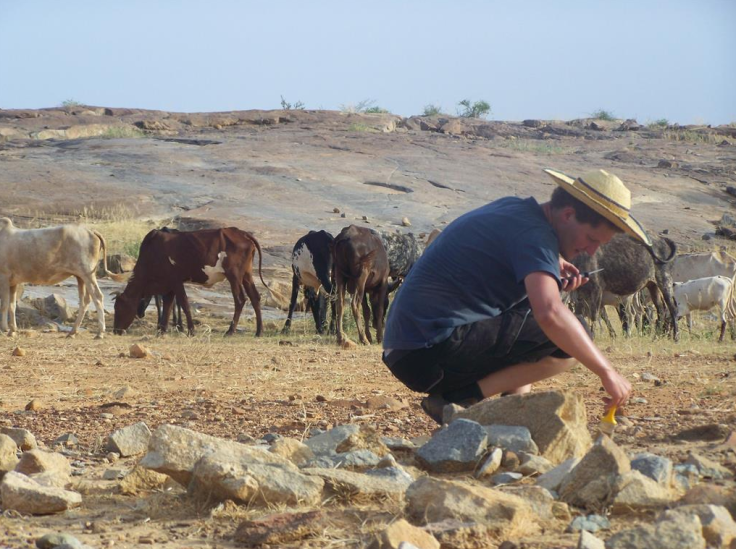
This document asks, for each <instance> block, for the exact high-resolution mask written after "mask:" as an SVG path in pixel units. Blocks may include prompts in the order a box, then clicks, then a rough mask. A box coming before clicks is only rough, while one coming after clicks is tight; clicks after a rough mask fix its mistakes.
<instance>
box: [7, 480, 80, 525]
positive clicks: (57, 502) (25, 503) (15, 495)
mask: <svg viewBox="0 0 736 549" xmlns="http://www.w3.org/2000/svg"><path fill="white" fill-rule="evenodd" d="M0 499H2V503H3V509H4V510H6V511H7V510H10V509H12V510H15V511H18V512H19V513H26V514H29V515H50V514H52V513H61V512H63V511H66V510H67V509H71V508H73V507H78V506H79V505H81V503H82V496H80V495H79V494H78V493H76V492H70V491H69V490H64V489H62V488H51V487H46V486H42V485H41V484H39V483H38V482H36V481H35V480H33V479H32V478H30V477H27V476H26V475H23V474H21V473H17V472H15V471H10V472H9V473H7V474H6V475H5V476H4V477H3V481H2V483H0Z"/></svg>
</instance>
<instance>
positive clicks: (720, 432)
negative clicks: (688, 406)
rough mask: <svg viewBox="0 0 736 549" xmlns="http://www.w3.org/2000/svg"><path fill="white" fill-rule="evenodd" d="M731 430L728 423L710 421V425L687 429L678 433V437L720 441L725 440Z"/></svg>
mask: <svg viewBox="0 0 736 549" xmlns="http://www.w3.org/2000/svg"><path fill="white" fill-rule="evenodd" d="M729 432H730V430H729V428H728V426H727V425H723V424H722V423H710V424H708V425H699V426H698V427H693V428H692V429H685V430H684V431H680V432H679V433H677V435H676V438H678V439H680V440H690V441H695V440H705V441H708V442H720V441H722V440H724V439H725V438H726V437H727V436H728V434H729Z"/></svg>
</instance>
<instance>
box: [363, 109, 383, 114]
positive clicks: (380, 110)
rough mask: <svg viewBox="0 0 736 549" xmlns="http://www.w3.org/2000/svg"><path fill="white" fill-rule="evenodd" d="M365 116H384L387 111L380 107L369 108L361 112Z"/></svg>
mask: <svg viewBox="0 0 736 549" xmlns="http://www.w3.org/2000/svg"><path fill="white" fill-rule="evenodd" d="M363 112H364V113H365V114H384V113H387V112H388V110H387V109H383V108H381V107H370V108H367V109H365V110H364V111H363Z"/></svg>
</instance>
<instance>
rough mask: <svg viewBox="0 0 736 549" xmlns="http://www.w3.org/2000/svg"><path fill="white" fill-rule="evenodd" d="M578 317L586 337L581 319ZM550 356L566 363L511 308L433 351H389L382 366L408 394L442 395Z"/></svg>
mask: <svg viewBox="0 0 736 549" xmlns="http://www.w3.org/2000/svg"><path fill="white" fill-rule="evenodd" d="M577 318H578V320H579V321H580V323H581V324H582V325H583V326H584V327H585V329H586V331H587V332H588V334H589V335H590V330H589V329H588V325H587V324H586V322H585V320H583V318H582V317H581V316H578V317H577ZM548 356H553V357H556V358H570V355H568V354H567V353H565V352H564V351H562V350H561V349H559V348H558V347H557V346H556V345H555V344H554V343H552V342H551V341H550V340H549V338H548V337H547V336H546V334H545V333H544V332H543V331H542V329H541V328H540V327H539V324H537V321H536V320H535V319H534V315H533V314H532V312H531V309H529V308H514V309H511V310H509V311H506V312H505V313H503V314H502V315H500V316H498V317H495V318H489V319H486V320H481V321H478V322H474V323H472V324H465V325H463V326H458V327H457V328H455V330H454V331H453V332H452V334H451V335H450V337H449V338H447V339H446V340H445V341H443V342H441V343H438V344H437V345H434V346H432V347H428V348H422V349H415V350H412V351H392V352H391V353H390V354H389V355H388V356H385V355H384V359H383V361H384V363H385V364H386V365H387V366H388V367H389V369H390V370H391V373H393V374H394V376H395V377H396V378H397V379H398V380H399V381H401V382H402V383H403V384H404V385H406V386H407V387H409V389H411V390H412V391H416V392H419V393H430V394H443V393H446V392H448V391H453V390H456V389H460V388H462V387H466V386H468V385H470V384H472V383H475V382H477V381H479V380H481V379H483V378H484V377H486V376H487V375H489V374H492V373H494V372H498V371H499V370H503V369H504V368H508V367H509V366H513V365H514V364H520V363H522V362H538V361H540V360H542V359H543V358H546V357H548Z"/></svg>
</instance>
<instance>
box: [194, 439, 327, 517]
mask: <svg viewBox="0 0 736 549" xmlns="http://www.w3.org/2000/svg"><path fill="white" fill-rule="evenodd" d="M276 458H278V460H279V461H278V462H276V461H275V460H276ZM323 486H324V482H322V480H321V479H319V478H314V477H310V476H307V475H303V474H301V473H300V472H299V469H298V468H297V467H296V465H294V464H293V463H291V462H290V461H288V460H286V459H283V458H281V457H280V456H276V455H275V454H272V453H270V452H266V451H262V452H251V453H249V454H246V453H244V452H233V451H232V450H231V449H230V448H225V449H223V450H222V451H219V450H217V451H215V452H213V453H208V454H205V455H204V456H203V457H202V458H201V459H200V460H199V461H197V463H196V464H195V466H194V469H193V471H192V480H191V482H190V484H189V488H188V492H189V494H190V495H191V496H192V497H195V498H197V499H199V500H200V501H207V502H209V501H225V500H228V499H230V500H233V501H235V502H236V503H247V504H248V505H299V504H301V505H313V504H316V503H318V502H319V501H320V500H321V496H322V487H323Z"/></svg>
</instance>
